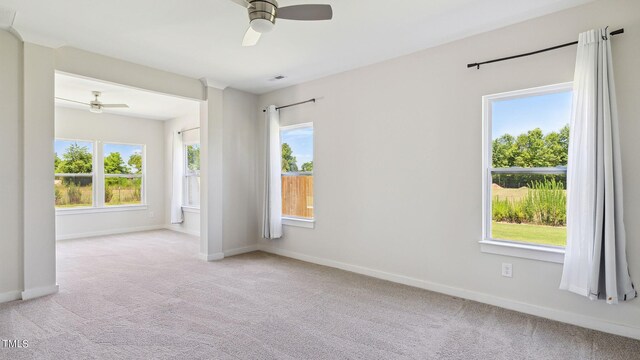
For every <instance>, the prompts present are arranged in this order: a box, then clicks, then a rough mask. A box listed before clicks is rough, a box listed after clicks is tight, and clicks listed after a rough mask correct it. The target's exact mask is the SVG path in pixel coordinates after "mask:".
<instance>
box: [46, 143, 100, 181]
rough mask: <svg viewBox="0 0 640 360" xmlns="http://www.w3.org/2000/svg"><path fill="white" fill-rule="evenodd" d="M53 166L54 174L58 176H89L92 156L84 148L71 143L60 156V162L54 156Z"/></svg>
mask: <svg viewBox="0 0 640 360" xmlns="http://www.w3.org/2000/svg"><path fill="white" fill-rule="evenodd" d="M55 164H56V170H55V172H56V173H58V174H89V173H91V170H92V165H93V156H92V155H91V153H90V152H89V149H88V148H87V147H86V146H80V145H78V144H77V143H73V144H71V145H70V146H69V147H68V148H67V150H66V151H65V153H64V154H62V160H60V159H59V158H58V156H57V155H56V160H55Z"/></svg>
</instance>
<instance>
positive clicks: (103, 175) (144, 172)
mask: <svg viewBox="0 0 640 360" xmlns="http://www.w3.org/2000/svg"><path fill="white" fill-rule="evenodd" d="M97 143H98V145H99V146H100V158H99V159H98V163H99V164H100V175H101V176H100V178H101V179H100V194H99V195H100V203H101V206H99V208H106V209H113V208H115V209H118V208H131V207H146V206H147V191H146V188H147V186H146V180H147V146H146V145H145V144H134V143H127V142H119V141H97ZM107 144H109V145H126V146H139V147H141V148H142V151H141V152H142V172H141V173H140V174H106V173H105V172H104V147H105V146H106V145H107ZM123 160H124V159H123ZM132 175H133V176H134V177H139V178H140V203H139V204H126V205H107V204H106V203H105V201H104V200H105V199H104V197H105V192H106V191H107V182H106V179H107V178H108V177H110V178H120V177H124V178H126V177H130V176H132Z"/></svg>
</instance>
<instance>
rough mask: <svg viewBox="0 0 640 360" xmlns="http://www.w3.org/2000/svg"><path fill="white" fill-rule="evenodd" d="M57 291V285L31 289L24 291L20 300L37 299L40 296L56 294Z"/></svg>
mask: <svg viewBox="0 0 640 360" xmlns="http://www.w3.org/2000/svg"><path fill="white" fill-rule="evenodd" d="M58 290H59V287H58V284H55V285H51V286H42V287H37V288H33V289H26V290H25V291H23V292H22V300H31V299H35V298H39V297H41V296H46V295H51V294H55V293H57V292H58Z"/></svg>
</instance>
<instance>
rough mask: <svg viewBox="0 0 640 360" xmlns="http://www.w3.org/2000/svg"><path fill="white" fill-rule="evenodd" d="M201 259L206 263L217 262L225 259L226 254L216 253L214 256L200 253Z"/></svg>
mask: <svg viewBox="0 0 640 360" xmlns="http://www.w3.org/2000/svg"><path fill="white" fill-rule="evenodd" d="M200 259H202V260H204V261H216V260H222V259H224V253H221V252H219V253H214V254H203V253H200Z"/></svg>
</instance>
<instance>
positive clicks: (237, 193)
mask: <svg viewBox="0 0 640 360" xmlns="http://www.w3.org/2000/svg"><path fill="white" fill-rule="evenodd" d="M223 119H224V125H223V146H222V151H223V186H224V189H223V251H224V253H225V255H227V256H228V255H229V254H235V253H239V252H246V251H250V250H255V247H256V244H257V237H258V234H259V230H258V227H259V225H258V209H259V202H258V201H257V194H256V156H257V154H258V152H257V145H256V143H257V139H258V129H259V127H258V124H259V123H258V97H257V96H256V95H254V94H249V93H246V92H243V91H239V90H235V89H231V88H227V89H225V90H224V92H223Z"/></svg>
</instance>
